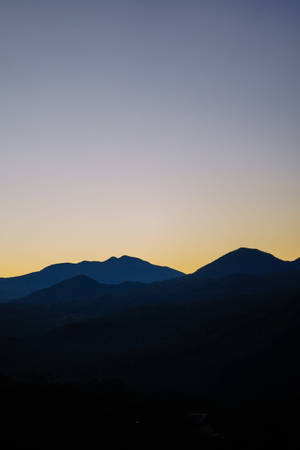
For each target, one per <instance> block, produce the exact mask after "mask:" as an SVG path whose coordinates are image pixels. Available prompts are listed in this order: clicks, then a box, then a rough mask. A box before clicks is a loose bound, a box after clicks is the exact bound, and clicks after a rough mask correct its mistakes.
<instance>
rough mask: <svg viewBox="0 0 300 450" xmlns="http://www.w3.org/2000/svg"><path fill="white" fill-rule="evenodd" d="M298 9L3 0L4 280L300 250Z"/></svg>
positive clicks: (272, 3) (193, 1)
mask: <svg viewBox="0 0 300 450" xmlns="http://www.w3.org/2000/svg"><path fill="white" fill-rule="evenodd" d="M299 48H300V2H299V1H297V0H295V1H289V0H282V1H277V0H251V1H249V0H236V1H233V0H219V1H214V0H207V1H206V0H204V1H201V0H135V1H134V0H120V1H117V0H107V1H101V0H98V1H96V0H95V1H92V0H81V1H78V0H70V1H68V0H48V1H47V0H44V1H43V0H36V1H34V0H26V1H24V0H0V64H1V66H0V68H1V71H0V99H1V107H0V154H1V159H0V161H1V163H0V187H1V190H0V202H1V235H0V251H1V260H0V276H11V275H18V274H21V273H26V272H30V271H33V270H37V269H40V268H41V267H43V266H46V265H48V264H51V263H55V262H63V261H71V262H75V261H80V260H83V259H85V260H86V259H87V260H104V259H106V258H108V257H110V256H113V255H114V256H121V255H122V254H129V255H132V256H137V257H140V258H143V259H147V260H149V261H151V262H153V263H156V264H162V265H169V266H172V267H175V268H177V269H180V270H183V271H186V272H191V271H194V270H196V269H197V268H198V267H200V266H202V265H204V264H206V263H207V262H209V261H211V260H212V259H214V258H216V257H218V256H220V255H221V254H223V253H225V252H227V251H230V250H232V249H234V248H237V247H240V246H248V247H256V248H260V249H261V250H265V251H269V252H271V253H274V254H275V255H276V256H278V257H281V258H283V259H295V258H296V257H299V256H300V233H299V230H300V201H299V199H300V150H299V141H300V140H299V137H300V131H299V130H300V127H299V121H300V96H299V92H300V86H299V84H300V83H299V80H300V73H299V68H300V63H299Z"/></svg>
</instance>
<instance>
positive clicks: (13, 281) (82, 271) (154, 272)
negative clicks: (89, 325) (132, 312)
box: [0, 255, 184, 300]
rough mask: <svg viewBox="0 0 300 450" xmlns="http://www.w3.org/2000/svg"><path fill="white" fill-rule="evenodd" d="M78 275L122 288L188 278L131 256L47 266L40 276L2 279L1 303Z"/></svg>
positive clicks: (27, 275) (0, 279) (0, 280)
mask: <svg viewBox="0 0 300 450" xmlns="http://www.w3.org/2000/svg"><path fill="white" fill-rule="evenodd" d="M77 275H86V276H88V277H90V278H92V279H94V280H96V281H98V282H99V283H107V284H119V283H123V282H125V281H137V282H142V283H151V282H153V281H161V280H169V279H172V278H178V277H181V276H183V275H184V273H183V272H179V271H178V270H174V269H171V268H169V267H163V266H158V265H154V264H150V263H149V262H147V261H144V260H142V259H139V258H133V257H130V256H127V255H124V256H121V257H120V258H116V257H111V258H109V259H107V260H106V261H103V262H99V261H82V262H80V263H77V264H73V263H62V264H54V265H51V266H47V267H45V268H44V269H42V270H40V271H39V272H32V273H29V274H26V275H21V276H18V277H10V278H0V300H9V299H13V298H18V297H23V296H25V295H28V294H30V293H31V292H33V291H36V290H38V289H43V288H47V287H49V286H52V285H54V284H55V283H59V282H60V281H63V280H66V279H68V278H72V277H75V276H77Z"/></svg>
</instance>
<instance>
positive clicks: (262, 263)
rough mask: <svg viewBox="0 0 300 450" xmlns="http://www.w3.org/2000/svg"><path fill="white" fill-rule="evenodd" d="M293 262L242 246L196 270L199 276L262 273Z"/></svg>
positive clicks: (279, 269) (277, 270) (277, 269)
mask: <svg viewBox="0 0 300 450" xmlns="http://www.w3.org/2000/svg"><path fill="white" fill-rule="evenodd" d="M290 264H291V263H290V262H287V261H282V260H281V259H278V258H276V257H275V256H273V255H272V254H271V253H266V252H263V251H261V250H258V249H255V248H247V247H240V248H238V249H236V250H233V251H231V252H229V253H226V254H225V255H223V256H221V257H220V258H218V259H216V260H215V261H213V262H211V263H210V264H207V265H206V266H204V267H201V268H200V269H198V270H197V271H196V272H195V275H197V276H210V277H216V276H226V275H231V274H249V275H262V274H267V273H272V272H279V271H284V270H287V269H288V268H289V267H288V266H289V265H290Z"/></svg>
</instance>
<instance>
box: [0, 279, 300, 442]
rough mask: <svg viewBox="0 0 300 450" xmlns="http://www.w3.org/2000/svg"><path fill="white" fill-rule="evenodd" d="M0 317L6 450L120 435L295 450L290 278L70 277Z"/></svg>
mask: <svg viewBox="0 0 300 450" xmlns="http://www.w3.org/2000/svg"><path fill="white" fill-rule="evenodd" d="M83 292H84V293H85V295H84V297H83V298H81V294H82V293H83ZM0 313H1V314H0V317H1V330H2V337H1V338H0V361H1V362H0V372H2V373H3V374H5V375H6V376H8V378H3V379H2V382H1V383H0V390H1V393H2V407H3V408H4V410H5V411H6V416H7V425H5V427H4V430H8V436H9V439H10V441H9V442H10V443H11V439H12V438H14V439H16V440H19V444H20V446H19V447H18V448H26V446H25V445H24V439H27V441H30V440H31V444H32V441H35V443H36V447H34V446H33V445H32V446H31V447H28V448H41V446H42V447H43V448H45V445H47V443H50V444H51V446H53V445H54V444H55V442H57V439H58V436H63V441H60V442H63V443H64V445H65V447H66V448H67V447H68V446H70V445H75V442H77V443H78V442H80V444H81V445H82V446H84V447H86V448H92V445H94V444H95V442H96V443H99V442H100V441H101V442H102V441H103V438H104V436H105V437H108V438H109V439H110V441H111V440H113V439H114V437H115V436H120V434H121V435H122V439H123V440H124V442H131V443H132V442H137V443H139V444H142V445H144V444H145V442H148V441H149V440H150V441H151V442H153V443H156V442H157V441H158V440H160V439H162V440H173V439H174V440H180V439H182V440H189V439H192V440H198V441H199V443H201V446H202V448H238V449H240V448H243V449H244V448H245V449H246V448H249V449H250V448H273V446H274V445H275V444H278V443H280V445H281V446H282V448H293V446H295V442H296V441H295V439H296V438H297V433H296V432H295V430H297V423H298V420H299V418H300V414H299V402H300V387H299V377H300V365H299V361H298V349H299V345H300V331H299V330H300V272H298V271H287V272H285V271H284V272H278V273H275V274H267V275H246V274H244V275H241V274H240V275H229V276H225V277H213V278H210V279H207V280H203V279H201V277H195V276H187V277H184V278H181V279H178V280H170V281H165V282H160V283H153V284H149V285H140V284H138V283H137V284H136V283H125V284H123V285H122V284H121V285H111V286H108V285H100V284H98V283H97V282H95V281H94V280H90V279H89V278H87V277H76V278H74V279H72V280H68V281H65V282H63V283H61V284H59V285H57V286H54V287H52V288H49V290H46V291H42V293H39V294H36V293H35V294H32V295H31V296H29V297H27V298H24V299H23V300H20V301H18V302H15V303H13V304H6V305H1V308H0ZM97 314H99V316H100V315H101V316H102V317H98V318H97V319H92V320H91V319H89V320H88V318H89V317H95V315H97ZM26 321H27V329H26V330H23V336H22V333H19V337H16V334H14V333H13V332H12V331H13V330H16V329H17V328H16V326H17V325H18V323H19V329H20V328H21V327H24V323H26ZM17 322H18V323H17ZM70 322H72V323H70ZM33 330H35V334H36V336H29V335H30V332H31V333H32V331H33ZM25 335H27V336H25ZM33 374H34V375H33ZM45 377H46V378H45ZM91 380H94V381H91ZM105 380H110V381H105ZM28 405H30V411H32V412H30V413H29V409H28V408H29V406H28ZM58 405H59V407H58ZM203 413H205V415H206V414H208V424H207V423H204V424H202V425H201V423H199V420H200V422H201V420H202V419H201V417H202V414H203ZM205 417H206V416H205ZM197 421H198V422H197ZM12 424H13V425H12ZM33 424H34V425H33ZM49 424H50V425H49ZM139 424H143V425H142V426H141V428H136V427H137V426H138V425H139ZM15 426H17V428H18V430H22V433H21V434H20V433H19V434H16V433H13V428H14V427H15ZM9 430H11V431H9ZM39 430H41V431H39ZM209 430H210V431H209ZM206 433H208V434H206ZM4 435H5V433H3V434H2V436H4ZM46 436H48V437H47V439H46V440H45V437H46ZM224 436H225V438H224V439H223V437H224ZM290 445H292V446H290ZM10 448H12V446H11V445H10Z"/></svg>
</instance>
